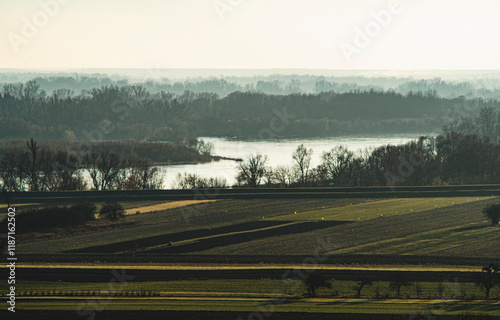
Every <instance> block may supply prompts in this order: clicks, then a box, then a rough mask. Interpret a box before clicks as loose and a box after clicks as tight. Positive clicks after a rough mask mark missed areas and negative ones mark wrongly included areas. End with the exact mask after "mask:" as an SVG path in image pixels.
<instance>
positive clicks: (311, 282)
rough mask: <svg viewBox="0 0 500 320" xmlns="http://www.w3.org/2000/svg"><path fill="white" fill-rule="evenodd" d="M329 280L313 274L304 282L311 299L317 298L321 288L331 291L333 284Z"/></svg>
mask: <svg viewBox="0 0 500 320" xmlns="http://www.w3.org/2000/svg"><path fill="white" fill-rule="evenodd" d="M328 280H329V279H328V278H327V277H325V276H323V275H321V274H317V273H313V274H311V275H310V276H309V277H307V278H306V279H305V280H304V284H305V285H306V288H307V294H308V295H309V297H316V294H317V293H318V289H319V288H327V289H331V288H332V284H331V283H330V282H328Z"/></svg>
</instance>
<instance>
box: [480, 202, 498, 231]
mask: <svg viewBox="0 0 500 320" xmlns="http://www.w3.org/2000/svg"><path fill="white" fill-rule="evenodd" d="M483 213H484V215H485V216H486V217H487V218H488V219H489V220H490V221H491V224H492V225H493V226H497V225H498V222H499V220H500V204H492V205H491V206H488V207H486V208H484V209H483Z"/></svg>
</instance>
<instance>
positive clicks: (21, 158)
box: [0, 152, 29, 192]
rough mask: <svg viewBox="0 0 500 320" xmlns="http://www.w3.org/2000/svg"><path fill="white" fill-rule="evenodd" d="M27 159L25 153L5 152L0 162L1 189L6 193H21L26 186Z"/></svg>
mask: <svg viewBox="0 0 500 320" xmlns="http://www.w3.org/2000/svg"><path fill="white" fill-rule="evenodd" d="M28 168H29V158H28V153H27V152H21V153H15V152H7V153H6V154H5V155H4V157H3V159H2V161H0V180H2V188H3V189H5V190H8V191H15V192H17V191H23V190H24V189H25V185H26V179H27V177H28V176H27V173H28V172H27V171H28Z"/></svg>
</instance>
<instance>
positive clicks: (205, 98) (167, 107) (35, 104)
mask: <svg viewBox="0 0 500 320" xmlns="http://www.w3.org/2000/svg"><path fill="white" fill-rule="evenodd" d="M324 85H325V86H326V87H325V88H326V89H328V86H327V84H324ZM326 89H325V90H326ZM468 103H470V104H472V103H474V104H475V105H477V107H478V108H482V107H493V108H494V109H495V110H497V109H498V108H499V107H500V103H499V102H498V101H496V100H486V99H481V98H478V99H473V100H468V99H465V98H464V97H458V98H442V97H439V96H438V95H436V93H435V92H432V91H428V92H422V91H418V92H413V91H412V92H409V93H405V94H401V93H397V92H395V91H391V90H388V91H376V90H374V89H370V90H359V89H353V90H351V91H347V92H337V91H334V90H330V91H320V92H318V93H314V94H305V93H283V94H267V93H263V92H259V91H235V92H231V93H229V94H228V95H227V96H224V97H220V96H219V95H218V94H215V93H210V92H194V91H190V90H185V91H184V92H182V93H173V92H168V91H164V90H162V91H160V92H151V91H149V90H148V89H147V88H146V87H145V86H143V85H124V86H116V85H109V86H102V87H95V88H92V89H88V90H84V91H82V93H80V94H77V95H75V94H73V93H72V92H71V91H70V90H67V89H57V90H55V91H53V92H52V93H51V94H48V93H47V92H45V90H43V89H41V88H40V84H38V83H37V82H36V81H28V82H26V83H24V84H23V83H8V84H3V86H2V89H1V92H0V124H1V125H0V136H2V137H4V138H22V139H25V138H26V135H27V134H29V136H36V137H37V138H38V139H44V140H47V139H52V140H70V141H71V140H95V139H97V140H130V139H140V140H151V141H161V140H163V141H175V140H177V139H178V138H184V137H188V138H194V137H199V136H219V137H227V136H230V137H234V136H237V137H243V138H248V137H251V138H267V136H265V137H260V136H259V133H261V132H262V130H263V129H265V128H270V126H271V125H270V123H273V126H272V127H273V128H275V129H276V130H274V135H275V137H297V136H302V137H304V136H307V137H313V136H338V135H349V134H375V133H422V132H433V131H435V130H439V129H440V128H441V127H442V126H443V125H444V124H447V123H448V122H449V121H450V117H451V114H452V112H453V110H454V109H456V106H457V105H463V104H468ZM280 115H281V116H280ZM283 115H286V116H288V118H286V117H284V116H283Z"/></svg>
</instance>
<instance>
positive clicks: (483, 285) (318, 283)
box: [303, 264, 500, 299]
mask: <svg viewBox="0 0 500 320" xmlns="http://www.w3.org/2000/svg"><path fill="white" fill-rule="evenodd" d="M481 271H482V273H481V275H480V276H478V278H477V279H476V281H475V285H476V287H478V288H480V289H481V290H482V291H483V292H484V294H485V298H486V299H489V298H490V293H491V291H492V290H493V289H494V288H496V287H497V286H500V276H499V272H500V267H498V266H497V265H495V264H489V265H487V266H484V267H483V268H482V270H481ZM330 280H331V279H329V278H328V277H326V276H324V275H322V274H319V273H312V274H310V275H309V276H308V277H307V278H305V279H304V280H303V282H304V285H305V286H306V289H307V295H308V296H310V297H316V296H317V294H318V289H320V288H325V289H332V283H331V282H330ZM373 284H374V281H373V280H372V279H370V278H368V277H364V278H361V279H360V280H359V281H357V282H356V283H355V285H354V287H353V289H354V290H355V291H356V297H357V298H360V297H361V292H362V290H363V289H364V288H365V287H367V286H372V285H373ZM411 286H414V288H415V293H416V295H417V297H419V298H420V297H421V295H422V292H423V289H422V287H421V285H420V284H419V283H414V282H411V281H408V280H406V279H403V278H399V277H395V278H394V279H393V280H391V281H390V283H389V291H393V292H394V293H395V294H396V297H400V296H401V289H402V288H404V287H411ZM436 289H437V291H438V293H439V296H440V297H441V298H444V294H445V291H446V288H445V286H444V285H443V283H438V285H437V287H436ZM457 289H460V291H461V292H460V295H461V297H462V298H465V286H461V287H460V288H457ZM457 294H458V293H457ZM375 295H376V297H377V298H378V297H379V296H380V288H378V287H377V288H376V289H375ZM453 295H455V293H453Z"/></svg>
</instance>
